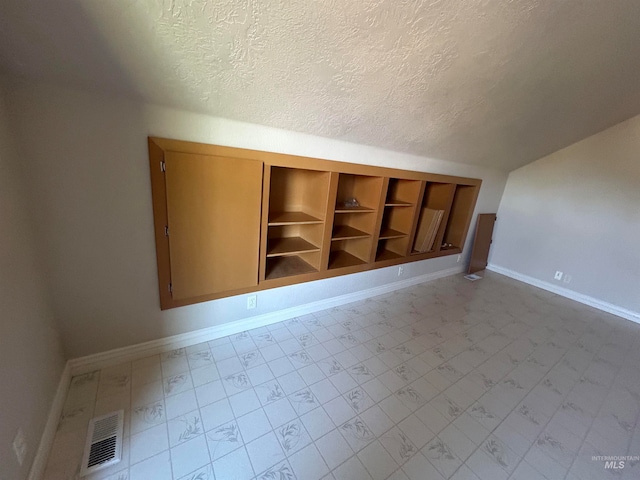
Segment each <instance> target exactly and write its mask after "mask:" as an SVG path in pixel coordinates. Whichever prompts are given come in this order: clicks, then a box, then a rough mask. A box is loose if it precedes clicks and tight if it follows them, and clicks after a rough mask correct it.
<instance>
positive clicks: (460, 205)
mask: <svg viewBox="0 0 640 480" xmlns="http://www.w3.org/2000/svg"><path fill="white" fill-rule="evenodd" d="M475 202H476V192H475V189H474V187H473V186H470V185H456V186H455V191H454V194H453V202H452V203H451V209H450V213H449V221H448V222H447V224H446V228H445V229H444V235H443V240H442V247H441V249H442V250H449V249H452V248H457V249H461V248H462V247H463V244H464V240H465V236H466V233H467V228H468V225H469V223H470V222H471V215H472V214H473V206H474V205H475Z"/></svg>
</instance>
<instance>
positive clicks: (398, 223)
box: [375, 178, 422, 262]
mask: <svg viewBox="0 0 640 480" xmlns="http://www.w3.org/2000/svg"><path fill="white" fill-rule="evenodd" d="M421 192H422V182H421V181H420V180H405V179H401V178H390V179H389V183H388V187H387V193H386V197H385V202H384V212H383V215H382V223H381V227H380V232H379V234H378V245H377V249H376V257H375V260H376V261H377V262H380V261H385V260H393V259H396V258H402V257H405V256H406V255H408V249H409V247H410V245H409V240H410V238H411V237H412V235H413V230H414V221H413V220H414V217H415V214H416V207H417V205H418V202H419V200H420V194H421Z"/></svg>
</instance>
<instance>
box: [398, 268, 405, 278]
mask: <svg viewBox="0 0 640 480" xmlns="http://www.w3.org/2000/svg"><path fill="white" fill-rule="evenodd" d="M403 273H404V267H402V266H400V267H398V276H401V275H402V274H403Z"/></svg>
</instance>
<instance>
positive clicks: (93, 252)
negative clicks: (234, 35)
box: [10, 83, 506, 357]
mask: <svg viewBox="0 0 640 480" xmlns="http://www.w3.org/2000/svg"><path fill="white" fill-rule="evenodd" d="M11 97H12V98H11V102H10V108H11V112H12V114H13V115H14V116H15V118H16V119H17V120H18V122H17V126H18V129H19V132H20V133H19V139H20V141H21V144H22V146H23V148H24V151H25V153H26V160H25V162H24V167H25V171H26V174H27V175H28V176H29V178H30V179H31V180H32V182H33V183H32V187H33V189H32V194H33V202H32V208H33V211H34V214H35V217H36V219H37V221H38V227H39V228H38V237H39V239H40V240H41V242H42V245H43V249H44V251H45V253H46V256H45V258H46V259H47V271H48V275H49V278H50V280H51V288H52V292H53V297H54V305H55V313H56V317H57V319H58V321H59V323H60V326H61V329H62V338H63V339H64V344H65V348H66V352H67V354H68V355H69V356H70V357H77V356H81V355H86V354H90V353H94V352H99V351H104V350H107V349H111V348H115V347H120V346H125V345H131V344H134V343H138V342H143V341H147V340H152V339H156V338H161V337H163V336H167V335H173V334H178V333H184V332H188V331H192V330H195V329H199V328H204V327H209V326H213V325H217V324H222V323H225V322H230V321H233V320H237V319H241V318H245V317H247V316H248V312H247V310H246V299H245V297H244V296H239V297H232V298H226V299H222V300H217V301H212V302H207V303H202V304H198V305H192V306H188V307H183V308H178V309H173V310H168V311H165V312H161V311H160V307H159V301H158V292H157V283H156V281H157V280H156V273H157V272H156V262H155V244H154V238H153V218H152V207H151V189H150V181H149V171H148V153H147V140H146V137H147V135H156V136H162V137H170V138H178V139H182V140H191V141H199V142H205V143H213V144H221V145H228V146H234V147H244V148H252V149H258V150H267V151H274V152H282V153H290V154H299V155H304V156H312V157H319V158H325V159H330V160H338V161H349V162H354V163H363V164H371V165H380V166H388V167H396V168H403V169H410V170H422V171H432V172H436V173H446V174H453V175H461V176H469V177H476V178H482V179H483V185H482V188H481V192H480V198H479V201H478V207H477V211H479V212H492V211H493V212H495V211H496V209H497V207H498V203H499V200H500V197H501V195H502V191H503V188H504V183H505V181H506V173H504V172H502V171H499V170H492V169H486V168H480V167H470V166H465V165H462V164H455V163H451V162H444V161H439V160H431V159H426V158H422V157H416V156H411V155H404V154H398V153H393V152H389V151H384V150H380V149H376V148H370V147H365V146H359V145H354V144H349V143H345V142H339V141H335V140H328V139H324V138H320V137H314V136H310V135H303V134H298V133H294V132H288V131H283V130H277V129H273V128H266V127H261V126H257V125H250V124H245V123H239V122H234V121H229V120H223V119H220V118H213V117H209V116H204V115H198V114H193V113H187V112H181V111H176V110H171V109H167V108H162V107H158V106H152V105H145V104H141V103H138V102H137V101H135V100H130V99H124V98H116V97H107V96H97V95H93V94H87V93H82V92H78V91H71V90H65V89H61V88H56V87H53V86H44V85H34V84H20V83H16V84H15V85H14V88H13V90H12V96H11ZM472 228H473V225H472ZM471 237H472V235H470V238H471ZM467 250H468V248H467ZM467 250H465V254H466V253H467ZM456 265H457V264H456V257H455V256H453V257H448V258H441V259H437V260H431V261H427V262H421V263H420V264H411V265H408V266H407V267H406V270H405V271H406V274H405V277H404V278H407V277H409V276H415V275H420V274H424V273H429V272H433V271H437V270H442V269H446V268H451V267H453V266H456ZM395 280H398V277H397V275H396V269H386V270H378V271H374V272H366V273H362V274H356V275H351V276H347V277H341V278H334V279H329V280H323V281H318V282H313V283H308V284H304V285H297V286H292V287H286V288H283V289H278V290H270V291H265V292H260V293H259V294H258V308H257V309H256V310H253V311H251V313H252V314H255V315H257V314H262V313H267V312H272V311H276V310H279V309H283V308H287V307H292V306H296V305H300V304H304V303H308V302H311V301H316V300H320V299H324V298H328V297H332V296H335V295H339V294H345V293H349V292H353V291H357V290H360V289H365V288H371V287H374V286H378V285H381V284H384V283H388V282H391V281H395Z"/></svg>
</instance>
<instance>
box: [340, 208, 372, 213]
mask: <svg viewBox="0 0 640 480" xmlns="http://www.w3.org/2000/svg"><path fill="white" fill-rule="evenodd" d="M335 212H336V213H371V212H375V209H373V208H369V207H348V208H347V207H336V210H335Z"/></svg>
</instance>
